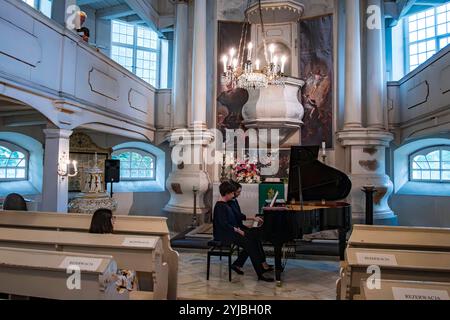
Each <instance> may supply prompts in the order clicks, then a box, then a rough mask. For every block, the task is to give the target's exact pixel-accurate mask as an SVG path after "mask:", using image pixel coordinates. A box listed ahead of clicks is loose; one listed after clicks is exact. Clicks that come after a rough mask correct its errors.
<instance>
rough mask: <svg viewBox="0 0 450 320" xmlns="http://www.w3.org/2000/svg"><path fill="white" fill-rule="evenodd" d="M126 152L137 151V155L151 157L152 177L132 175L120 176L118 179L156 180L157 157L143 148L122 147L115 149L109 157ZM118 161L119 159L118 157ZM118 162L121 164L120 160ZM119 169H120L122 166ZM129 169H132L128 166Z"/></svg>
mask: <svg viewBox="0 0 450 320" xmlns="http://www.w3.org/2000/svg"><path fill="white" fill-rule="evenodd" d="M126 152H130V153H137V154H139V155H141V156H143V157H147V156H149V157H150V158H152V160H153V178H142V177H138V178H132V177H130V178H122V177H120V181H131V182H132V181H156V171H157V157H156V156H155V155H154V154H153V153H151V152H148V151H145V150H142V149H137V148H136V149H135V148H124V149H118V150H115V151H114V152H113V153H112V154H111V158H112V157H113V156H119V155H120V154H122V153H126ZM119 161H120V159H119ZM120 163H121V165H122V162H120ZM120 170H122V168H121V169H120ZM131 170H132V169H131V167H130V169H129V171H130V172H131ZM137 170H139V169H137ZM130 175H131V174H130Z"/></svg>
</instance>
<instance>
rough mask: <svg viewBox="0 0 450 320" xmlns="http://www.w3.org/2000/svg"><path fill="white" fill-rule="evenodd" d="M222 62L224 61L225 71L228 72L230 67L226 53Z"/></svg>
mask: <svg viewBox="0 0 450 320" xmlns="http://www.w3.org/2000/svg"><path fill="white" fill-rule="evenodd" d="M222 62H223V73H227V68H228V57H227V56H226V55H224V56H223V57H222Z"/></svg>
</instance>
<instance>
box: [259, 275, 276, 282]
mask: <svg viewBox="0 0 450 320" xmlns="http://www.w3.org/2000/svg"><path fill="white" fill-rule="evenodd" d="M258 280H261V281H265V282H274V281H275V280H274V279H273V278H267V277H264V276H258Z"/></svg>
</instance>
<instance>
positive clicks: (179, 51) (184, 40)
mask: <svg viewBox="0 0 450 320" xmlns="http://www.w3.org/2000/svg"><path fill="white" fill-rule="evenodd" d="M188 16H189V7H188V3H187V1H186V0H179V1H177V5H176V25H175V54H174V72H173V79H174V80H173V84H174V85H173V89H172V104H173V107H172V110H173V127H174V129H179V128H185V127H186V126H187V106H188V81H186V79H188V63H189V59H188V57H189V54H188V48H189V46H188V39H189V35H188V30H189V23H188Z"/></svg>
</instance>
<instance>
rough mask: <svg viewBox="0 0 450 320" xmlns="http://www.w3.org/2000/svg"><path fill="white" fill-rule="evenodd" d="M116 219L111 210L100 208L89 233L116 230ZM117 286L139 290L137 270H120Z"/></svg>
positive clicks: (119, 289)
mask: <svg viewBox="0 0 450 320" xmlns="http://www.w3.org/2000/svg"><path fill="white" fill-rule="evenodd" d="M114 221H115V217H114V216H113V213H112V211H111V210H109V209H98V210H97V211H95V212H94V215H93V216H92V220H91V227H90V228H89V233H99V234H111V233H113V231H114ZM116 286H117V291H119V292H123V291H125V290H128V291H132V290H137V277H136V274H135V272H134V271H131V270H118V274H117V281H116Z"/></svg>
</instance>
